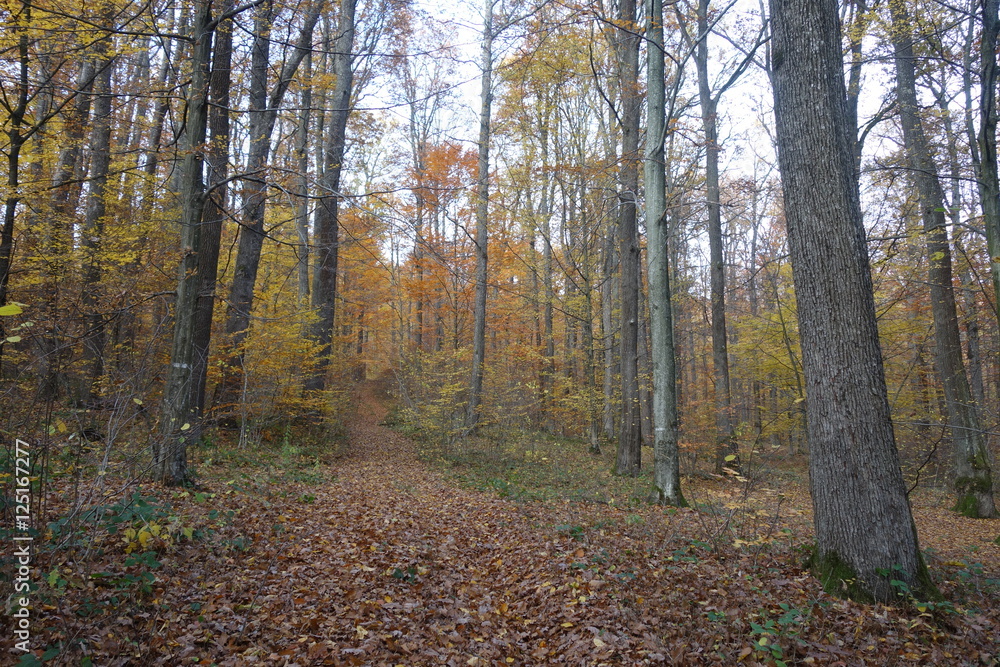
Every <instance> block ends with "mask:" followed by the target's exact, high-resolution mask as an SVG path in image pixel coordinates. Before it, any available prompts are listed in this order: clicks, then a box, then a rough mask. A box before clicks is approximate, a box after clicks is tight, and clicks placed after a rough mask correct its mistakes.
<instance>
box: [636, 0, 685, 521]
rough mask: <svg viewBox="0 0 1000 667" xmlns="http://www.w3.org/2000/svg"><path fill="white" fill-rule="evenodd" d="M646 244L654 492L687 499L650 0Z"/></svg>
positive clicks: (658, 49)
mask: <svg viewBox="0 0 1000 667" xmlns="http://www.w3.org/2000/svg"><path fill="white" fill-rule="evenodd" d="M646 38H647V43H648V44H649V49H648V65H647V88H648V92H647V117H648V127H647V128H646V150H645V156H644V157H645V160H644V162H643V176H644V181H645V187H646V234H647V236H648V238H649V244H648V248H647V250H646V257H647V262H648V265H649V320H650V322H649V325H650V326H649V329H650V338H651V348H652V351H651V352H652V357H653V359H652V361H653V457H654V465H655V469H654V474H653V493H654V496H655V500H656V502H659V503H666V504H670V505H685V504H686V502H685V500H684V496H683V494H682V493H681V477H680V465H679V460H680V456H679V454H678V450H677V369H676V365H675V359H674V355H675V352H674V323H673V316H672V312H671V310H672V309H671V304H670V265H669V262H668V257H669V252H668V249H667V236H668V235H667V233H666V232H667V219H666V212H667V211H666V209H667V205H666V190H667V181H666V164H665V161H666V158H665V154H664V143H665V134H666V122H665V120H666V94H665V90H664V88H665V76H664V54H663V2H662V0H647V3H646Z"/></svg>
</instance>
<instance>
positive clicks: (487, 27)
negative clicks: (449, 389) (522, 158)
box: [465, 0, 495, 431]
mask: <svg viewBox="0 0 1000 667" xmlns="http://www.w3.org/2000/svg"><path fill="white" fill-rule="evenodd" d="M493 3H494V0H486V3H485V4H486V14H485V16H484V17H483V43H482V47H481V50H480V54H481V55H480V58H481V64H480V66H481V67H482V88H481V91H480V106H479V161H478V165H477V168H476V292H475V296H474V297H473V306H472V310H473V312H472V317H473V325H472V371H471V373H470V378H469V405H468V410H467V412H466V415H465V428H466V429H467V430H470V431H471V430H473V429H475V428H476V427H477V426H478V424H479V419H480V410H479V408H480V404H481V403H482V400H483V365H484V362H485V357H486V280H487V277H488V276H487V266H488V260H489V256H488V254H487V243H488V242H489V233H488V222H489V214H490V118H491V115H492V110H493V38H494V36H495V35H494V29H493Z"/></svg>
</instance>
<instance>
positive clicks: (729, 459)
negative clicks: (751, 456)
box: [726, 454, 736, 461]
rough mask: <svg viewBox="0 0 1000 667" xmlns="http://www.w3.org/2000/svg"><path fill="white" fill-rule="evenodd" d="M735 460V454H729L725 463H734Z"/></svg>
mask: <svg viewBox="0 0 1000 667" xmlns="http://www.w3.org/2000/svg"><path fill="white" fill-rule="evenodd" d="M735 460H736V454H730V455H729V456H727V457H726V461H735Z"/></svg>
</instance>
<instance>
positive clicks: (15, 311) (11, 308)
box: [0, 303, 24, 315]
mask: <svg viewBox="0 0 1000 667" xmlns="http://www.w3.org/2000/svg"><path fill="white" fill-rule="evenodd" d="M23 312H24V311H23V310H21V307H20V306H19V305H17V304H16V303H8V304H7V305H6V306H0V315H20V314H21V313H23Z"/></svg>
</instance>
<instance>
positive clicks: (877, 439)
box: [771, 0, 936, 603]
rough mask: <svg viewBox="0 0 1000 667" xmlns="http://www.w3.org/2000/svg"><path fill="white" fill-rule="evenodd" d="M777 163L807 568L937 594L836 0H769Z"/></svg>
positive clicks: (836, 588) (862, 584)
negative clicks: (867, 217) (887, 370)
mask: <svg viewBox="0 0 1000 667" xmlns="http://www.w3.org/2000/svg"><path fill="white" fill-rule="evenodd" d="M771 17H772V24H773V79H772V81H773V88H774V108H775V119H776V134H777V144H778V162H779V167H780V170H781V177H782V183H783V188H784V202H785V216H786V220H787V228H788V242H789V250H790V253H791V260H792V271H793V279H794V283H795V293H796V296H797V298H798V319H799V329H800V334H801V338H802V352H803V365H804V371H805V378H806V395H807V396H808V406H807V409H808V413H809V420H808V422H809V423H808V429H809V431H808V433H809V446H810V461H809V472H810V480H811V487H812V489H811V490H812V498H813V507H814V524H815V530H816V552H815V554H814V556H813V558H812V565H813V569H814V572H816V574H817V575H818V576H819V578H820V580H821V581H822V582H823V585H824V588H825V589H826V590H828V591H830V592H833V593H837V594H846V595H848V596H849V597H852V598H856V599H863V600H878V601H881V602H887V603H888V602H900V601H902V598H900V596H899V595H898V594H899V591H898V590H897V588H896V587H894V586H893V585H892V583H891V581H892V580H894V579H895V580H899V581H903V582H905V583H906V585H907V586H908V587H909V590H910V592H911V593H912V594H913V595H915V596H916V597H918V598H925V597H928V596H933V595H935V594H936V590H935V588H934V584H933V582H932V581H931V579H930V577H929V575H928V572H927V569H926V566H925V564H924V562H923V559H922V557H921V554H920V549H919V546H918V543H917V533H916V528H915V526H914V523H913V518H912V515H911V513H910V506H909V501H908V499H907V497H906V486H905V482H904V480H903V475H902V473H901V471H900V468H899V457H898V453H897V451H896V446H895V440H894V434H893V428H892V421H891V418H890V411H889V401H888V398H887V394H886V384H885V376H884V372H883V366H882V352H881V348H880V346H879V338H878V328H877V325H876V319H875V303H874V297H873V292H872V277H871V267H870V264H869V260H868V248H867V244H866V240H865V231H864V225H863V222H862V216H861V205H860V196H859V194H858V184H857V177H856V172H855V169H854V156H853V145H854V144H853V140H852V137H853V133H854V130H853V128H851V127H850V126H849V123H848V116H847V107H846V91H845V87H844V73H843V59H842V57H841V55H842V52H841V30H840V20H839V17H838V11H837V3H836V1H835V0H771Z"/></svg>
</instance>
